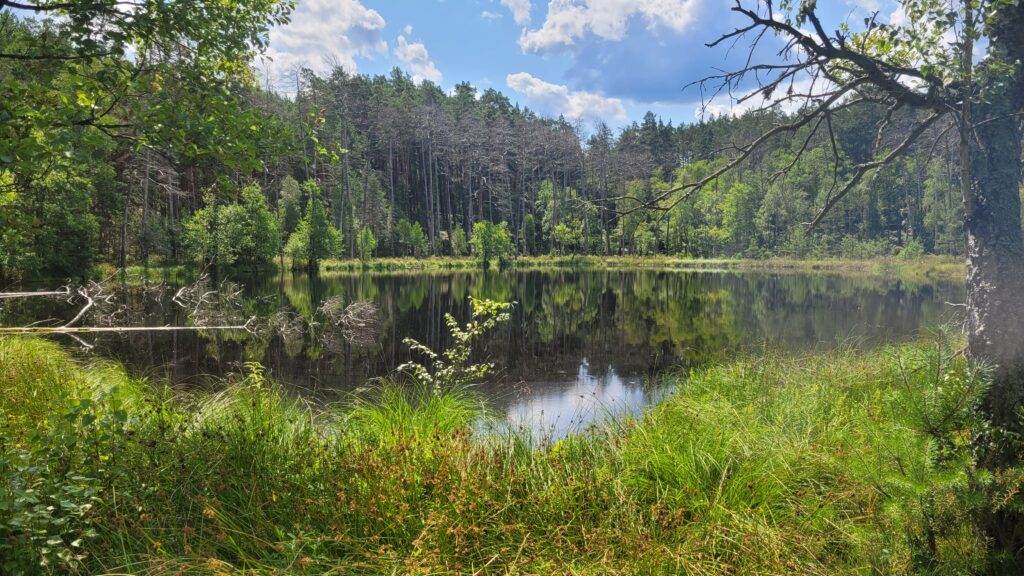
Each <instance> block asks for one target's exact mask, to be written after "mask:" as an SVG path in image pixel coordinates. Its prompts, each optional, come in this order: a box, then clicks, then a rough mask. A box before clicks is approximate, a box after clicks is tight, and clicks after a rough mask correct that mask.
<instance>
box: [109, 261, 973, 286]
mask: <svg viewBox="0 0 1024 576" xmlns="http://www.w3.org/2000/svg"><path fill="white" fill-rule="evenodd" d="M508 265H509V266H511V267H513V268H516V269H520V270H538V269H539V270H543V269H566V268H584V269H599V270H603V269H633V270H636V269H659V270H765V271H775V272H802V273H830V274H845V275H869V276H882V277H895V278H905V279H909V280H919V281H925V280H963V279H964V278H965V277H966V269H965V266H964V263H963V261H962V259H956V258H952V257H949V256H921V257H915V258H909V259H903V258H900V257H895V256H886V257H879V258H875V259H868V260H857V259H844V258H826V259H798V258H768V259H764V260H755V259H741V258H679V257H675V256H643V257H638V256H520V257H517V258H513V259H510V260H509V261H508ZM274 266H275V268H278V269H280V268H281V267H282V266H283V268H284V269H285V270H291V269H292V265H291V260H290V259H288V258H285V259H284V260H283V262H282V261H279V260H277V259H275V260H274ZM494 267H495V268H497V263H496V262H495V263H494ZM300 268H301V267H300ZM479 268H480V261H479V260H477V259H476V258H470V257H459V258H457V257H451V256H431V257H425V258H411V257H399V258H374V259H372V260H370V261H368V262H362V261H360V260H356V259H346V260H339V259H330V260H324V261H323V262H321V263H320V270H321V272H322V273H331V272H338V273H362V272H401V271H408V272H416V271H447V270H477V269H479ZM302 269H304V268H302ZM196 273H197V270H195V269H194V268H193V267H191V266H189V265H175V266H159V265H154V266H151V267H149V268H147V269H144V268H142V267H141V266H129V267H128V268H127V269H126V278H127V279H128V282H129V283H133V282H140V281H142V280H143V279H149V280H170V281H186V280H189V279H191V278H192V277H193V276H195V275H196ZM243 273H245V271H243ZM116 274H117V270H116V269H115V268H113V267H112V266H110V265H99V266H97V267H95V268H94V270H93V272H92V274H91V276H92V277H93V279H96V280H99V279H103V278H108V277H112V276H115V275H116Z"/></svg>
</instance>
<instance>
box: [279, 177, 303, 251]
mask: <svg viewBox="0 0 1024 576" xmlns="http://www.w3.org/2000/svg"><path fill="white" fill-rule="evenodd" d="M302 205H303V202H302V190H301V189H300V188H299V183H298V182H297V181H296V180H295V178H292V177H291V176H285V177H284V180H282V181H281V198H280V200H279V201H278V210H279V212H280V219H281V237H282V238H285V239H287V238H288V237H290V236H291V234H292V232H294V231H295V229H296V228H298V226H299V220H301V219H302Z"/></svg>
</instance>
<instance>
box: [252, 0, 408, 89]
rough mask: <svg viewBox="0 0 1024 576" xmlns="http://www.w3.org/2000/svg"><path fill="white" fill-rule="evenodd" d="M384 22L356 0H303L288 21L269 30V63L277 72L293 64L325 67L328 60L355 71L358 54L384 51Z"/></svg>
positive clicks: (320, 69)
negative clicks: (270, 62)
mask: <svg viewBox="0 0 1024 576" xmlns="http://www.w3.org/2000/svg"><path fill="white" fill-rule="evenodd" d="M384 25H385V22H384V18H383V17H382V16H381V15H380V14H379V13H378V12H377V11H376V10H372V9H369V8H366V7H365V6H363V5H362V4H361V3H360V1H359V0H302V2H299V4H298V6H297V7H296V9H295V11H294V12H292V15H291V22H289V23H288V24H286V25H284V26H279V27H277V28H274V29H273V30H271V31H270V47H269V48H268V49H267V56H269V57H270V58H271V59H272V60H273V63H272V64H270V65H269V66H270V68H271V69H272V70H273V72H275V73H277V74H282V73H285V72H288V71H289V70H291V69H293V68H294V67H296V66H305V67H308V68H311V69H313V70H317V71H324V70H326V69H328V68H329V64H328V62H329V61H330V62H331V63H337V64H338V65H340V66H341V67H343V68H344V69H345V70H347V71H349V72H353V73H354V72H356V71H357V70H358V68H357V66H356V60H355V59H356V57H357V56H358V57H362V58H374V57H375V56H377V55H378V54H386V53H387V51H388V43H387V42H386V41H384V40H383V39H382V38H381V30H382V29H383V28H384Z"/></svg>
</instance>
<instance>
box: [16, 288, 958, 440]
mask: <svg viewBox="0 0 1024 576" xmlns="http://www.w3.org/2000/svg"><path fill="white" fill-rule="evenodd" d="M94 295H95V296H96V297H95V298H94V299H95V302H96V303H95V304H94V306H93V307H92V308H90V310H88V311H87V313H86V315H85V316H84V317H83V319H82V321H81V322H79V325H88V326H94V325H100V326H104V325H113V326H125V325H127V326H181V325H194V324H197V323H202V324H207V325H241V324H245V323H246V322H247V321H248V322H249V328H250V330H248V331H247V330H227V331H201V332H193V331H146V332H131V333H123V334H116V333H113V334H111V333H107V334H88V335H80V336H79V339H78V340H74V339H72V338H71V337H70V336H67V335H59V336H53V337H54V338H56V339H59V340H60V341H62V342H65V343H67V344H69V345H72V346H77V347H79V348H81V349H82V351H83V353H84V354H89V355H98V356H102V357H109V358H114V359H117V360H119V361H121V362H123V363H124V364H125V365H126V366H127V367H128V369H129V370H130V371H131V372H132V373H135V374H140V375H146V376H151V377H156V378H166V379H169V380H170V381H172V382H173V383H174V384H175V385H177V386H182V387H197V386H207V385H209V382H210V378H209V377H210V376H224V375H226V374H230V373H232V372H236V371H238V370H239V369H241V368H242V367H243V364H244V363H245V362H261V363H263V364H264V365H265V366H267V368H268V372H269V373H270V374H271V375H272V376H273V377H274V378H276V379H277V380H278V381H280V382H281V383H282V384H284V386H285V387H286V388H287V389H288V390H289V391H291V392H293V393H295V394H300V395H303V396H307V397H310V398H313V399H316V400H318V401H325V402H329V401H333V400H338V399H341V398H343V397H344V396H345V393H346V392H349V391H351V390H353V389H355V388H357V387H359V386H362V385H365V384H366V383H367V381H368V380H370V379H372V378H374V377H376V376H382V375H386V374H388V373H389V372H391V371H392V370H393V369H394V368H395V367H396V366H398V365H400V364H402V363H403V362H406V361H408V360H410V354H409V352H408V347H407V346H406V345H405V344H404V343H403V339H404V338H407V337H409V338H414V339H416V340H418V341H420V342H422V343H423V344H426V345H427V346H429V347H431V348H432V349H434V350H443V349H444V348H446V347H447V346H448V345H449V344H450V338H449V335H448V333H447V329H446V326H445V323H444V316H445V314H449V313H450V314H453V315H454V316H455V317H456V318H457V319H459V321H460V322H464V321H466V320H467V319H468V317H469V315H470V311H471V306H470V303H469V297H470V296H473V297H477V298H490V299H494V300H501V301H514V302H516V306H515V308H514V311H513V313H512V318H511V321H510V322H509V323H508V324H507V325H505V326H503V327H501V328H500V329H498V330H497V331H495V332H494V333H493V334H492V335H490V337H488V338H486V339H485V341H484V342H482V343H481V344H480V345H479V346H478V349H477V350H476V356H477V358H478V360H488V361H491V362H493V363H494V364H495V368H496V372H495V374H494V378H493V381H491V382H488V383H487V384H485V385H482V386H480V390H481V392H482V393H483V394H484V396H485V397H486V398H487V401H488V402H489V403H490V405H491V406H492V408H493V409H494V410H495V412H496V413H498V414H501V415H504V416H505V417H506V418H507V419H508V420H509V422H511V423H512V424H513V425H515V426H521V427H524V428H528V429H530V430H533V431H535V432H540V433H543V434H550V435H551V436H554V437H560V436H562V435H564V434H565V433H567V432H570V431H573V430H577V429H579V428H580V427H581V426H585V425H586V424H588V423H590V422H591V421H593V420H594V419H595V418H596V417H598V416H600V415H602V414H606V413H617V412H631V413H635V412H637V411H639V410H640V409H641V408H642V407H643V406H645V405H647V404H649V403H650V402H651V401H652V400H653V399H655V398H656V397H657V396H658V395H659V394H661V393H664V389H663V388H662V387H660V386H659V385H658V382H657V381H658V379H657V378H656V376H657V375H658V374H659V373H662V372H664V371H665V370H666V369H670V368H678V367H695V366H701V365H703V364H706V363H708V362H711V361H715V360H717V359H723V358H728V357H729V356H730V355H732V354H735V353H736V352H738V351H742V350H744V349H758V348H761V347H768V348H770V349H772V350H781V351H791V352H800V351H806V350H812V349H821V348H832V347H836V346H867V345H874V344H877V343H883V342H893V341H899V340H901V339H906V338H908V337H912V336H913V335H915V334H917V333H919V331H920V330H922V329H926V328H928V327H931V326H935V325H937V324H939V323H944V322H949V321H954V320H955V319H956V310H957V308H956V307H955V306H953V305H951V304H950V303H957V302H962V301H963V300H964V287H963V283H961V282H932V283H908V282H906V281H901V280H895V279H880V278H875V277H861V276H841V275H833V274H807V273H773V272H761V271H757V272H754V271H749V272H748V271H658V270H544V271H515V270H507V271H497V270H491V271H486V272H485V271H457V272H440V273H380V274H376V273H367V274H350V273H345V274H325V275H323V276H321V277H319V278H317V279H311V278H309V277H308V276H306V275H304V274H291V273H285V274H282V275H274V276H266V277H259V278H250V279H247V280H244V281H236V282H228V281H221V282H216V281H213V280H210V279H206V280H204V281H202V282H199V283H197V284H195V285H190V286H187V287H183V286H182V285H179V284H175V283H170V282H165V283H150V284H147V285H143V286H119V285H113V286H111V285H106V286H104V287H103V289H102V291H101V290H100V289H99V288H94ZM67 300H68V297H66V296H55V297H34V298H27V299H17V300H8V301H0V306H2V307H0V325H3V326H21V325H26V324H29V323H32V322H42V325H46V323H47V322H48V323H50V324H57V323H61V322H64V321H67V320H68V319H70V318H72V317H73V316H75V315H76V314H77V312H78V311H79V310H80V309H81V306H82V303H83V302H84V300H83V299H81V298H75V299H74V302H73V303H69V302H67ZM325 302H327V303H328V305H327V306H326V307H325V309H326V310H328V311H333V312H335V313H337V312H340V311H341V310H343V309H344V308H345V307H347V306H348V305H349V304H351V303H353V302H367V303H372V304H373V305H374V309H373V310H371V314H370V315H369V316H366V317H362V316H357V317H355V320H356V321H355V322H349V323H348V324H342V325H335V324H336V322H337V319H338V318H337V314H335V315H334V316H330V317H328V316H327V315H325V314H324V310H321V307H322V306H323V305H324V303H325ZM318 310H320V311H319V312H318ZM350 310H351V309H350ZM250 319H251V320H250ZM349 320H352V318H351V317H350V318H349Z"/></svg>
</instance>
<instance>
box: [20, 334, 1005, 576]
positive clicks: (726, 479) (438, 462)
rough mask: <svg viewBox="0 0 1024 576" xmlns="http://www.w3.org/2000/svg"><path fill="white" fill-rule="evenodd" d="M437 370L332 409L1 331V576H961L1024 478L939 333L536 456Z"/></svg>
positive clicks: (256, 383)
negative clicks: (177, 383)
mask: <svg viewBox="0 0 1024 576" xmlns="http://www.w3.org/2000/svg"><path fill="white" fill-rule="evenodd" d="M444 368H445V366H439V367H438V366H434V367H433V371H431V370H430V369H428V368H426V367H424V368H423V369H424V370H425V371H426V372H425V373H424V372H417V374H418V375H416V376H415V377H412V378H410V377H401V376H399V377H398V379H396V380H388V381H383V382H380V383H378V384H377V385H375V386H372V387H370V388H368V389H367V390H365V391H363V392H361V393H360V394H358V395H356V396H355V397H354V398H353V399H352V400H351V401H350V402H348V403H346V404H345V405H343V406H337V407H331V408H326V409H324V408H313V407H310V406H307V405H305V404H303V403H302V402H301V401H299V400H296V399H294V398H290V397H288V396H287V395H285V394H283V393H282V392H281V391H280V390H278V389H277V388H276V386H275V385H274V383H273V382H271V381H269V380H268V379H267V378H266V377H265V376H264V374H263V372H262V369H261V368H260V367H259V366H257V365H250V366H249V367H248V368H247V372H246V374H245V375H244V376H240V377H238V378H236V379H234V380H233V381H230V382H226V383H225V384H224V386H223V389H222V390H221V391H220V392H218V393H216V394H199V395H182V394H180V393H178V394H171V393H170V392H167V391H165V390H161V389H159V387H157V386H154V385H152V384H147V383H144V382H139V381H136V380H132V379H130V378H128V377H126V376H125V375H124V373H123V372H122V371H120V370H119V369H117V368H115V367H110V366H101V365H81V364H79V363H77V362H75V361H73V360H72V359H70V358H69V357H68V356H67V355H66V354H65V353H64V352H63V351H61V350H60V349H59V348H58V347H57V346H55V345H53V344H51V343H47V342H43V341H40V340H32V339H23V338H9V339H3V340H0V392H2V396H0V414H2V417H3V428H2V436H0V438H2V442H3V444H2V449H3V451H2V454H3V456H2V458H3V459H2V460H0V485H2V486H3V488H2V490H3V491H4V492H3V500H2V503H0V551H2V552H3V554H2V555H0V558H3V562H5V564H3V566H2V570H0V571H2V572H3V573H5V574H7V573H9V574H36V573H43V574H46V573H82V574H87V573H88V574H91V573H111V572H113V573H138V574H234V573H242V571H248V572H246V573H256V574H280V573H296V574H323V573H337V574H382V573H384V574H390V573H408V574H446V573H448V574H455V573H471V574H472V573H480V574H483V573H494V574H511V573H534V574H537V573H543V574H547V573H572V574H646V573H667V574H677V573H688V574H750V573H757V574H793V573H801V574H841V573H849V574H861V573H886V574H954V573H956V574H961V573H970V572H976V571H978V570H979V569H983V567H984V566H985V563H986V561H987V557H988V556H989V552H988V551H987V545H988V543H987V541H986V539H985V537H984V534H983V531H982V529H981V527H980V526H981V522H982V519H983V518H984V515H985V514H986V513H988V512H990V511H991V510H994V509H997V508H999V507H1006V506H1011V505H1014V502H1015V498H1016V496H1015V489H1016V488H1017V487H1019V484H1020V481H1019V475H1015V474H1014V473H1013V472H1012V471H1003V472H1000V473H999V474H992V473H989V472H987V471H985V470H982V469H980V468H979V467H978V466H976V464H975V461H976V459H977V457H976V455H975V453H974V450H975V449H974V446H976V445H977V444H978V442H977V439H978V438H979V437H983V436H984V435H985V434H986V430H987V427H986V425H985V422H984V420H983V419H982V418H980V417H979V416H978V411H977V403H978V401H979V399H980V398H981V396H982V394H983V393H984V390H985V383H986V381H987V380H986V376H985V371H984V370H981V369H979V368H978V367H975V366H973V365H971V364H969V363H968V362H966V361H965V360H964V359H963V358H962V357H960V356H958V355H957V354H956V353H955V351H954V350H953V345H952V344H951V343H950V342H948V341H946V340H943V339H941V338H940V339H938V340H936V341H922V342H918V343H913V344H908V345H903V346H899V347H894V348H887V349H879V350H875V351H872V352H868V353H853V352H852V351H843V352H835V353H829V354H817V355H813V356H806V357H798V358H793V357H775V356H767V357H766V356H757V357H754V356H751V357H745V358H739V359H735V360H733V361H731V362H730V363H727V364H723V365H720V366H716V367H711V368H708V369H704V370H698V371H692V372H690V373H687V374H681V375H679V376H678V378H677V383H676V390H675V392H674V393H673V394H672V395H671V396H669V397H668V399H666V400H665V401H663V402H662V403H661V404H659V405H658V406H656V407H654V408H652V409H651V410H650V411H649V412H648V413H647V414H645V415H643V416H642V417H640V418H638V419H636V420H632V421H620V422H617V423H615V425H614V426H611V427H608V428H600V429H595V430H592V431H589V432H587V433H585V434H579V435H574V436H569V437H566V438H563V439H561V440H559V441H557V442H555V443H553V444H545V445H543V446H538V445H537V444H534V443H532V442H531V441H530V440H529V439H527V438H524V437H522V436H517V435H515V434H507V433H506V434H503V433H496V432H484V431H483V428H482V427H481V426H479V425H478V424H479V419H480V417H481V415H482V412H483V408H482V407H481V406H482V403H481V401H480V398H479V397H477V396H476V395H474V393H473V392H472V390H471V389H467V388H466V387H465V386H458V385H451V384H450V383H449V384H447V385H445V386H443V387H437V386H433V385H430V384H429V382H428V384H426V385H425V384H424V382H425V380H424V378H428V377H429V376H430V375H437V374H441V375H442V377H443V376H444V374H445V373H444V372H441V370H443V369H444ZM65 502H66V503H67V504H68V506H65V504H64V503H65ZM40 506H41V508H40ZM11 543H17V546H16V547H12V544H11ZM5 546H6V547H5ZM12 550H16V553H13V554H12V552H11V551H12Z"/></svg>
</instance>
